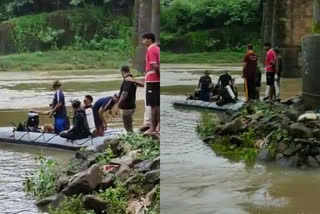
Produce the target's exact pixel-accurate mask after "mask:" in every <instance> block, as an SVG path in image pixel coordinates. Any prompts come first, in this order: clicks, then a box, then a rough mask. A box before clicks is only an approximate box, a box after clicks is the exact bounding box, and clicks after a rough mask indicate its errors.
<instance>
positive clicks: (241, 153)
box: [197, 97, 320, 169]
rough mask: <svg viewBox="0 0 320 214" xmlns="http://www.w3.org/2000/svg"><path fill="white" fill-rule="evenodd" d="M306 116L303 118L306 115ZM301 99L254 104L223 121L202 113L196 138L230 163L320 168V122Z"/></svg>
mask: <svg viewBox="0 0 320 214" xmlns="http://www.w3.org/2000/svg"><path fill="white" fill-rule="evenodd" d="M306 112H307V113H310V114H309V115H308V116H302V115H304V114H305V113H306ZM316 113H317V112H316V110H311V111H306V110H305V108H304V106H303V102H302V99H301V98H300V97H294V98H291V99H288V100H286V101H284V102H282V103H263V102H255V103H250V104H247V105H245V106H244V107H243V109H242V110H241V111H240V112H236V113H231V112H227V113H226V115H224V116H223V117H222V118H217V117H216V116H215V115H214V114H209V113H208V112H206V113H204V115H203V117H202V121H201V122H200V123H199V125H198V127H197V131H198V133H199V135H200V136H201V137H202V139H203V140H204V142H206V143H207V144H209V145H210V146H211V147H212V149H213V150H214V151H215V152H216V153H217V154H218V155H222V156H225V157H228V158H231V159H236V160H245V161H248V162H252V161H255V160H258V161H264V162H274V163H276V164H277V165H279V166H281V167H297V168H302V169H306V168H318V167H319V166H320V120H319V118H318V116H317V114H316Z"/></svg>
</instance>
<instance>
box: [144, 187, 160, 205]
mask: <svg viewBox="0 0 320 214" xmlns="http://www.w3.org/2000/svg"><path fill="white" fill-rule="evenodd" d="M156 196H157V187H156V186H155V187H154V188H153V189H152V190H151V191H150V192H149V193H148V194H147V195H146V198H145V200H144V204H145V205H146V206H150V205H151V204H152V202H153V201H154V200H155V199H156Z"/></svg>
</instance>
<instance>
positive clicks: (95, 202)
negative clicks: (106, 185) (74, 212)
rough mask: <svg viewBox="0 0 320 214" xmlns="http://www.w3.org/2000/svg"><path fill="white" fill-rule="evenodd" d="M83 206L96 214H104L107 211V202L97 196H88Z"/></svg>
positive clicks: (84, 199)
mask: <svg viewBox="0 0 320 214" xmlns="http://www.w3.org/2000/svg"><path fill="white" fill-rule="evenodd" d="M83 204H84V207H85V208H86V209H91V210H94V211H95V213H96V214H102V213H104V211H105V210H106V209H107V202H106V201H104V200H103V199H101V198H99V197H98V196H96V195H86V196H85V197H84V198H83Z"/></svg>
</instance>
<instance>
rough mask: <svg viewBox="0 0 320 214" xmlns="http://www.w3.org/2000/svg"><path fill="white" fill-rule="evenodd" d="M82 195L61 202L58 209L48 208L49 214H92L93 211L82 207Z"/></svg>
mask: <svg viewBox="0 0 320 214" xmlns="http://www.w3.org/2000/svg"><path fill="white" fill-rule="evenodd" d="M82 200H83V195H81V194H80V195H78V196H71V197H68V198H67V199H66V200H64V201H62V202H61V204H60V205H59V207H57V208H52V207H50V208H49V214H94V213H95V212H94V211H93V210H91V211H90V210H86V209H85V208H84V207H83V203H82Z"/></svg>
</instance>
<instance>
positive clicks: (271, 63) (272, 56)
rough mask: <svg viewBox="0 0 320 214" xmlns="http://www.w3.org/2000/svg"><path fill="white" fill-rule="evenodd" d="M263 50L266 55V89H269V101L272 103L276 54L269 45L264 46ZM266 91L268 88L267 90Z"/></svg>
mask: <svg viewBox="0 0 320 214" xmlns="http://www.w3.org/2000/svg"><path fill="white" fill-rule="evenodd" d="M264 50H265V51H266V52H267V55H266V62H265V68H266V75H267V87H269V88H270V91H269V99H270V100H271V101H272V100H273V97H274V93H275V88H274V81H275V74H276V53H275V52H274V50H273V49H272V48H271V44H270V43H265V44H264ZM267 91H268V88H267Z"/></svg>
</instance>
